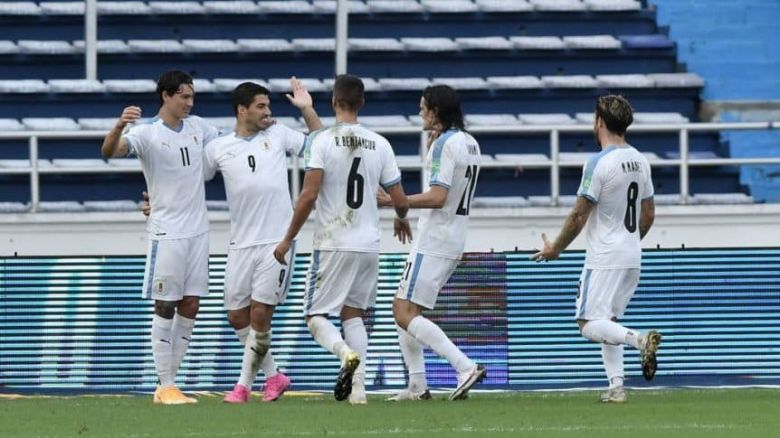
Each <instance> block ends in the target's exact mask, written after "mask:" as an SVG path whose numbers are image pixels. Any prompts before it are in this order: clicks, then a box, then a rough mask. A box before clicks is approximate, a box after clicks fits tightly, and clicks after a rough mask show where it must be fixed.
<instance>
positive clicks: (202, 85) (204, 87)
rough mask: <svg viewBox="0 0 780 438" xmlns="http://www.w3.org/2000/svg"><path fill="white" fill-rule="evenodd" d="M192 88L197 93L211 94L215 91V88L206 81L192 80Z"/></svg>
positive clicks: (211, 83)
mask: <svg viewBox="0 0 780 438" xmlns="http://www.w3.org/2000/svg"><path fill="white" fill-rule="evenodd" d="M192 86H193V88H195V91H196V92H198V93H213V92H215V91H217V86H216V85H214V83H213V82H211V81H210V80H208V79H193V80H192Z"/></svg>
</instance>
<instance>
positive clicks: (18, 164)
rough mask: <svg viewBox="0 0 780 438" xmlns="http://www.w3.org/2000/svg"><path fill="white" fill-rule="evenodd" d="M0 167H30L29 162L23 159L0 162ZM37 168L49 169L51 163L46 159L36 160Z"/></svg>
mask: <svg viewBox="0 0 780 438" xmlns="http://www.w3.org/2000/svg"><path fill="white" fill-rule="evenodd" d="M0 167H5V168H7V169H29V168H30V167H32V166H30V160H28V159H24V160H0ZM38 167H39V168H43V167H46V168H50V167H52V164H51V161H49V160H46V159H41V158H39V159H38Z"/></svg>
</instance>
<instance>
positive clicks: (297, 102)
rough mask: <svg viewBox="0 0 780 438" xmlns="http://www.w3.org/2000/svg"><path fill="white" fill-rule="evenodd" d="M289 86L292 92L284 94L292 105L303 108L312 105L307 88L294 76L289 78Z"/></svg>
mask: <svg viewBox="0 0 780 438" xmlns="http://www.w3.org/2000/svg"><path fill="white" fill-rule="evenodd" d="M290 87H291V88H292V94H291V95H290V94H285V96H286V97H287V100H289V101H290V103H291V104H293V106H294V107H296V108H298V109H303V108H307V107H312V106H313V105H314V102H313V100H312V98H311V94H309V90H307V89H306V87H305V86H304V85H303V83H301V81H300V80H298V78H296V77H295V76H293V77H291V78H290Z"/></svg>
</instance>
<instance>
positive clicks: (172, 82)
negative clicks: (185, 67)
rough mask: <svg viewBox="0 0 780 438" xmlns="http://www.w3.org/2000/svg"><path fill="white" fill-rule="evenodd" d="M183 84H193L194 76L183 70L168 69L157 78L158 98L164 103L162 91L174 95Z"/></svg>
mask: <svg viewBox="0 0 780 438" xmlns="http://www.w3.org/2000/svg"><path fill="white" fill-rule="evenodd" d="M182 85H189V86H192V76H190V75H189V74H188V73H186V72H183V71H181V70H168V71H166V72H165V73H163V74H162V75H160V78H159V79H157V98H158V99H160V105H162V104H163V97H162V93H165V94H167V95H168V96H173V95H174V94H176V93H177V92H178V91H179V87H181V86H182Z"/></svg>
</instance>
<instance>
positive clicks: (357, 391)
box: [348, 376, 368, 405]
mask: <svg viewBox="0 0 780 438" xmlns="http://www.w3.org/2000/svg"><path fill="white" fill-rule="evenodd" d="M348 400H349V404H351V405H365V404H368V398H367V397H366V384H365V382H364V380H363V377H357V376H355V377H354V378H353V379H352V392H351V393H350V394H349V398H348Z"/></svg>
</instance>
